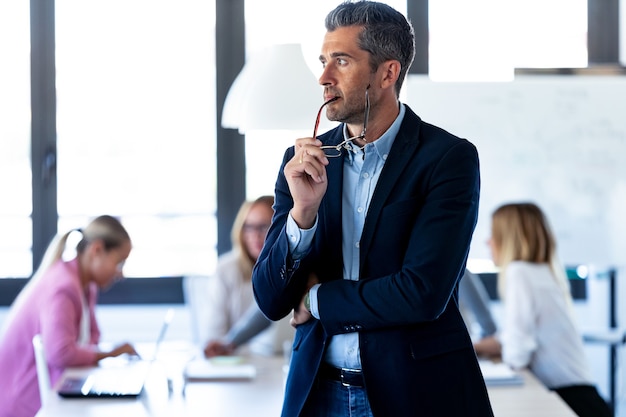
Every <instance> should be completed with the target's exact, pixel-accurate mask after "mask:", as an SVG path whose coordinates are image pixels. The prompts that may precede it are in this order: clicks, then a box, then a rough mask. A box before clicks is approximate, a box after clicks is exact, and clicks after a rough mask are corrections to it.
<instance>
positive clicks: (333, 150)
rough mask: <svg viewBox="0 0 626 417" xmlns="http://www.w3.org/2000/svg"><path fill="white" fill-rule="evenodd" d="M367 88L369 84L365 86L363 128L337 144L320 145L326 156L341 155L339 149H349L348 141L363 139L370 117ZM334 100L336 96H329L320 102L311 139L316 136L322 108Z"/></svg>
mask: <svg viewBox="0 0 626 417" xmlns="http://www.w3.org/2000/svg"><path fill="white" fill-rule="evenodd" d="M368 90H369V86H367V88H366V89H365V115H364V116H363V130H362V131H361V134H360V135H359V136H353V137H351V138H348V139H346V140H344V141H343V142H341V143H339V144H337V145H332V146H331V145H326V146H321V149H323V150H324V154H325V155H326V157H327V158H337V157H339V156H341V150H342V149H343V148H345V149H350V147H349V146H348V142H352V141H354V140H357V139H365V132H366V130H367V121H368V119H369V117H370V96H369V92H368ZM335 100H337V97H333V98H331V99H330V100H328V101H327V102H325V103H324V104H322V107H320V110H319V111H318V112H317V118H316V119H315V128H314V129H313V139H315V138H317V128H318V127H319V125H320V116H321V115H322V110H323V109H324V107H326V105H327V104H329V103H332V102H333V101H335Z"/></svg>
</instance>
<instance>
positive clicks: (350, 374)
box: [317, 362, 365, 387]
mask: <svg viewBox="0 0 626 417" xmlns="http://www.w3.org/2000/svg"><path fill="white" fill-rule="evenodd" d="M317 376H318V377H319V378H320V379H326V380H331V381H337V382H341V384H342V385H343V386H345V387H364V386H365V383H364V381H363V372H361V371H360V370H359V369H356V370H355V369H345V368H336V367H334V366H332V365H329V364H327V363H326V362H322V364H321V366H320V369H319V371H318V373H317Z"/></svg>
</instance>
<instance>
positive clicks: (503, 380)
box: [479, 360, 524, 386]
mask: <svg viewBox="0 0 626 417" xmlns="http://www.w3.org/2000/svg"><path fill="white" fill-rule="evenodd" d="M479 364H480V370H481V372H482V374H483V378H484V379H485V385H487V386H497V385H522V384H524V378H523V377H522V375H520V374H519V373H517V372H516V371H514V370H513V369H511V368H510V367H509V366H508V365H506V364H505V363H502V362H498V363H495V362H492V361H488V360H480V361H479Z"/></svg>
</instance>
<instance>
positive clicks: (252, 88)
mask: <svg viewBox="0 0 626 417" xmlns="http://www.w3.org/2000/svg"><path fill="white" fill-rule="evenodd" d="M322 94H323V93H322V88H321V87H320V86H319V84H318V82H317V80H316V79H315V76H314V75H313V73H312V72H311V70H310V69H309V67H308V66H307V64H306V62H305V61H304V57H303V55H302V48H301V46H300V44H278V45H272V46H271V47H269V48H267V49H266V50H264V51H263V52H262V53H260V54H257V55H256V56H254V57H253V58H252V59H250V60H249V61H247V62H246V64H245V65H244V67H243V69H242V70H241V72H240V73H239V75H238V76H237V78H236V79H235V81H234V82H233V85H232V86H231V88H230V90H229V91H228V95H227V96H226V100H225V101H224V109H223V112H222V127H224V128H229V129H238V130H239V132H240V133H245V132H246V131H250V130H283V129H285V130H304V129H308V128H310V129H311V132H312V131H313V126H314V124H315V115H316V114H317V111H318V110H319V107H320V106H321V105H322V103H323V95H322Z"/></svg>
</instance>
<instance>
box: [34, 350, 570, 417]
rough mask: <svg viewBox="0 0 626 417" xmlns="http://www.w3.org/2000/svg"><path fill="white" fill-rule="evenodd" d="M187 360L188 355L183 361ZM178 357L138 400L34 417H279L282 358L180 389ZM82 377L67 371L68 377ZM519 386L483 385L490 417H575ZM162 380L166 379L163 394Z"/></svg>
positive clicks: (57, 407)
mask: <svg viewBox="0 0 626 417" xmlns="http://www.w3.org/2000/svg"><path fill="white" fill-rule="evenodd" d="M187 358H188V356H187ZM183 359H185V358H184V357H180V356H179V358H178V359H177V360H173V361H169V362H168V361H166V360H164V361H161V360H160V361H159V362H157V363H155V365H156V366H155V367H154V368H153V369H152V371H151V377H150V378H149V381H148V382H147V384H146V389H145V392H144V393H143V394H142V395H141V396H140V397H139V398H138V399H63V398H61V397H59V396H58V395H57V394H56V393H55V392H51V393H50V397H49V399H50V401H49V404H48V405H46V407H45V408H43V409H42V410H40V411H39V413H38V414H37V417H74V416H76V417H78V416H80V417H101V416H102V417H105V416H106V417H110V416H114V417H126V416H129V417H131V416H132V417H144V416H145V417H170V416H176V417H206V416H220V417H224V416H233V417H241V416H252V415H253V416H255V417H277V416H279V415H280V410H281V406H282V399H283V393H284V373H283V364H284V359H283V358H282V357H250V358H248V360H249V361H250V362H251V363H253V364H254V365H255V366H256V368H257V376H256V378H254V379H253V380H250V381H220V382H189V383H187V384H183V380H182V377H181V373H180V370H181V367H182V362H181V360H183ZM80 372H84V370H80V369H78V370H77V369H70V370H68V371H67V374H68V375H74V376H75V375H76V373H80ZM522 375H523V377H524V383H523V384H522V385H510V386H489V387H488V390H489V396H490V398H491V403H492V406H493V410H494V414H495V416H496V417H575V414H574V413H573V412H572V411H571V410H570V409H569V408H568V407H567V405H566V404H565V403H564V402H563V401H562V400H561V399H560V398H559V397H558V396H557V395H556V394H555V393H552V392H550V391H548V390H547V389H545V388H544V387H543V386H542V385H541V384H540V383H539V382H538V381H537V380H536V379H535V378H534V377H533V376H532V375H531V374H529V373H526V372H524V373H523V374H522ZM168 378H169V379H170V380H171V381H170V382H171V383H170V388H171V389H168Z"/></svg>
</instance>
